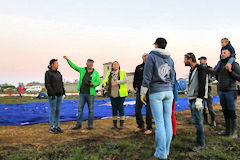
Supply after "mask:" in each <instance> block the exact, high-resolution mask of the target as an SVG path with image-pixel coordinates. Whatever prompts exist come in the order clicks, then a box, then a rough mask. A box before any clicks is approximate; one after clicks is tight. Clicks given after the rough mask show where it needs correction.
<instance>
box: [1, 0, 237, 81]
mask: <svg viewBox="0 0 240 160" xmlns="http://www.w3.org/2000/svg"><path fill="white" fill-rule="evenodd" d="M239 6H240V2H239V1H237V0H232V1H226V0H225V1H222V0H211V1H209V0H208V1H207V0H202V1H193V0H182V1H179V0H170V1H162V0H148V1H147V0H142V1H141V0H131V1H130V0H121V1H110V0H105V1H100V0H99V1H97V0H91V1H89V0H34V1H33V0H0V54H1V62H0V77H1V78H0V83H4V82H8V83H13V84H15V85H16V84H17V83H18V82H24V83H27V82H31V81H39V82H44V73H45V71H46V70H47V65H48V63H49V60H50V59H52V58H57V59H59V64H60V67H59V71H60V72H61V73H62V75H63V78H64V80H69V81H73V80H74V79H78V78H79V73H77V72H75V71H74V70H72V69H71V68H70V67H69V66H68V64H67V63H66V62H65V61H64V60H63V58H62V56H64V55H66V56H68V57H69V58H70V59H71V60H72V61H73V62H75V63H76V64H77V65H79V66H82V67H84V66H85V64H86V60H87V59H88V58H92V59H94V60H95V64H94V65H95V66H94V67H95V68H96V69H97V70H98V71H99V73H100V75H102V74H103V73H102V71H103V66H102V64H103V63H105V62H109V61H114V60H118V61H119V62H120V65H121V69H123V70H125V71H128V72H133V71H134V70H135V67H136V65H138V64H140V63H141V55H142V54H143V53H144V52H150V51H151V50H152V49H153V47H154V46H153V45H152V44H153V42H154V41H155V39H156V38H157V37H164V38H166V39H167V41H168V45H167V49H168V50H169V51H170V52H171V56H172V58H173V59H174V61H175V68H176V71H177V77H178V78H180V77H184V76H185V75H186V74H187V73H188V71H189V68H188V67H185V66H184V64H183V56H184V54H185V53H187V52H193V53H195V54H196V56H197V57H200V56H206V57H207V58H208V63H209V64H210V65H212V66H215V65H216V63H217V61H218V60H219V54H220V49H221V46H220V40H221V38H223V37H227V38H229V39H230V41H231V43H232V45H233V46H234V47H235V50H236V54H237V60H238V58H239V56H238V54H239V51H240V29H239V28H240V21H239V18H240V11H239Z"/></svg>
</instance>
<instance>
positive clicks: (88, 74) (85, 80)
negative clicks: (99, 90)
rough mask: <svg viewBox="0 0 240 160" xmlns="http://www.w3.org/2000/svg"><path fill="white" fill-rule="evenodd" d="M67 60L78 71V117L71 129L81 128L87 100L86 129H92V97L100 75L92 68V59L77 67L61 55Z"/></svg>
mask: <svg viewBox="0 0 240 160" xmlns="http://www.w3.org/2000/svg"><path fill="white" fill-rule="evenodd" d="M63 58H64V59H66V60H67V62H68V64H69V66H70V67H71V68H72V69H74V70H75V71H77V72H79V73H80V78H79V83H78V86H77V90H78V91H79V101H78V118H77V124H76V126H75V127H73V128H72V129H73V130H76V129H80V128H82V120H83V109H84V105H85V103H86V102H87V104H88V111H89V112H88V129H93V121H94V99H95V96H96V89H95V88H96V87H97V86H99V85H100V77H99V74H98V72H97V71H96V70H95V69H94V68H93V64H94V60H92V59H88V60H87V63H86V65H87V66H86V67H78V66H77V65H75V64H74V63H73V62H72V61H71V60H70V59H68V58H67V57H66V56H64V57H63Z"/></svg>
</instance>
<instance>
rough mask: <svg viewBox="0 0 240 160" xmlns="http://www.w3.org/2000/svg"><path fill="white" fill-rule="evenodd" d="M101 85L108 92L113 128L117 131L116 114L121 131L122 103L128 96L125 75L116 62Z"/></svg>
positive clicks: (123, 118)
mask: <svg viewBox="0 0 240 160" xmlns="http://www.w3.org/2000/svg"><path fill="white" fill-rule="evenodd" d="M103 84H104V86H105V87H106V89H107V91H108V96H109V97H110V100H111V104H112V116H113V127H112V129H117V128H118V127H117V118H118V114H119V117H120V127H119V129H123V126H124V120H125V116H124V106H123V103H124V101H125V98H126V97H127V96H128V90H127V74H126V72H125V71H122V70H120V65H119V63H118V62H117V61H114V62H113V63H112V69H111V71H108V72H107V76H106V78H105V79H104V80H103Z"/></svg>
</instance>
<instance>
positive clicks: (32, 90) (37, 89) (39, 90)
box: [26, 86, 42, 92]
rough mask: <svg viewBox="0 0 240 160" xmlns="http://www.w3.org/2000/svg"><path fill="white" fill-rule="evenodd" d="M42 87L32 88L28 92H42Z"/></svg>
mask: <svg viewBox="0 0 240 160" xmlns="http://www.w3.org/2000/svg"><path fill="white" fill-rule="evenodd" d="M41 91H42V87H41V86H31V87H29V88H27V89H26V92H41Z"/></svg>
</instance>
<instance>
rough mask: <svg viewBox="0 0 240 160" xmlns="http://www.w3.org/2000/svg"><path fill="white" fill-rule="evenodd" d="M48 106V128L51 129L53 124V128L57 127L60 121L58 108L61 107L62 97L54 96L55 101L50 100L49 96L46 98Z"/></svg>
mask: <svg viewBox="0 0 240 160" xmlns="http://www.w3.org/2000/svg"><path fill="white" fill-rule="evenodd" d="M48 100H49V104H50V117H49V121H50V127H51V128H52V127H53V126H54V123H55V128H57V127H59V119H60V108H61V105H62V96H56V97H55V99H52V98H51V97H50V96H49V97H48Z"/></svg>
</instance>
